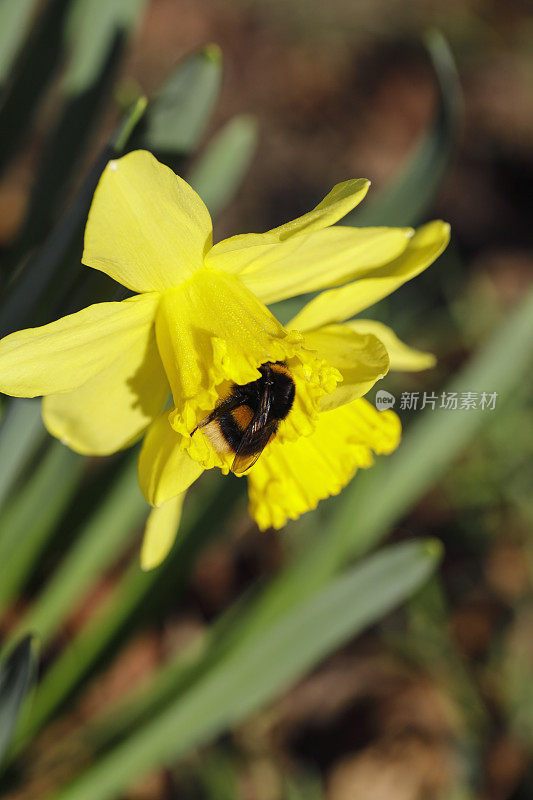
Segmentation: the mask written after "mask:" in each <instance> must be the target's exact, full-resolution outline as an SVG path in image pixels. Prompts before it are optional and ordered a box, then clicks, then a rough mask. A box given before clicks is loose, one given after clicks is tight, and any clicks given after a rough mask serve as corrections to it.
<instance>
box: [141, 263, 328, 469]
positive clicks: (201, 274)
mask: <svg viewBox="0 0 533 800" xmlns="http://www.w3.org/2000/svg"><path fill="white" fill-rule="evenodd" d="M156 335H157V343H158V347H159V352H160V353H161V358H162V360H163V363H164V365H165V370H166V373H167V375H168V378H169V381H170V385H171V388H172V394H173V397H174V406H175V409H174V410H173V411H172V413H171V415H170V420H171V424H172V426H173V427H174V429H175V430H176V431H177V432H178V433H180V434H181V435H182V436H183V437H184V439H185V442H186V447H187V449H188V451H189V453H190V455H191V456H192V457H193V458H194V459H196V460H198V461H199V462H200V463H201V464H202V465H203V466H204V468H206V469H209V468H211V467H213V466H217V467H220V468H221V469H222V470H224V471H225V472H227V471H228V470H229V467H230V465H231V461H232V459H229V457H226V456H224V455H223V454H220V453H218V452H216V451H215V449H214V448H213V446H212V443H211V442H210V441H209V440H208V438H207V437H206V436H204V433H203V432H202V429H199V430H197V431H196V432H195V433H193V432H194V429H195V428H196V426H197V425H198V424H199V423H200V422H201V421H202V420H203V419H205V417H206V416H207V415H208V414H209V413H211V411H213V409H214V408H215V406H216V405H217V403H218V401H219V400H220V399H221V398H222V397H223V396H227V394H228V393H229V391H230V389H231V386H232V384H234V383H235V384H239V385H243V384H246V383H249V382H251V381H254V380H257V379H258V378H259V377H260V373H259V371H258V367H260V366H261V364H264V363H265V362H267V361H283V362H285V363H286V364H287V367H288V368H289V369H290V372H291V374H292V376H293V379H294V381H295V384H296V397H295V400H294V403H293V407H292V409H291V412H290V414H289V416H288V417H287V418H286V419H285V420H284V421H283V425H282V426H280V431H279V436H281V437H282V438H291V437H292V438H296V437H297V436H299V435H302V434H304V433H305V434H307V433H310V431H311V430H312V427H313V425H314V420H315V418H316V416H317V415H318V399H319V398H320V397H321V396H322V395H323V394H324V393H326V392H330V391H333V389H334V388H335V386H336V384H337V382H338V381H339V380H340V378H341V376H340V374H339V372H338V370H336V369H335V368H334V367H331V366H330V365H329V364H327V362H325V361H324V359H323V358H322V357H321V356H320V354H317V353H316V352H315V351H313V350H310V349H309V348H306V347H305V346H304V342H303V339H302V336H301V335H300V334H299V333H297V332H294V331H293V332H290V331H289V332H288V331H286V330H285V329H284V328H283V327H282V325H280V323H279V322H278V321H277V320H276V319H275V318H274V317H273V316H272V314H271V312H270V311H269V310H268V309H267V308H266V307H265V306H264V305H263V304H262V303H261V301H260V300H258V298H257V297H255V295H253V294H252V293H251V292H250V291H249V290H248V289H247V288H246V287H245V286H244V284H243V283H242V282H241V281H240V280H239V279H238V278H237V277H235V276H233V275H229V274H227V273H224V272H219V271H217V270H211V269H205V270H202V271H198V272H197V273H196V274H195V275H194V276H193V277H192V278H191V279H190V280H188V281H187V282H186V283H184V284H183V285H182V286H179V287H177V288H176V289H171V290H168V291H167V292H165V293H164V294H163V295H162V297H161V303H160V306H159V309H158V314H157V320H156Z"/></svg>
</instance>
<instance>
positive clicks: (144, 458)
mask: <svg viewBox="0 0 533 800" xmlns="http://www.w3.org/2000/svg"><path fill="white" fill-rule="evenodd" d="M182 440H183V437H182V436H181V435H180V434H179V433H176V431H174V430H173V429H172V428H171V426H170V423H169V421H168V412H167V411H164V412H163V413H162V414H160V415H159V416H158V417H157V418H156V419H155V420H154V421H153V422H152V424H151V425H150V427H149V428H148V431H147V433H146V436H145V437H144V441H143V445H142V448H141V452H140V454H139V469H138V474H139V485H140V487H141V491H142V493H143V494H144V496H145V497H146V499H147V500H148V502H149V503H150V505H152V506H159V505H161V503H166V502H167V500H171V499H172V498H173V497H176V495H178V494H182V492H185V491H186V490H187V489H188V488H189V486H190V485H191V484H192V483H194V481H195V480H196V479H197V478H198V477H199V476H200V475H201V474H202V472H203V467H201V466H200V465H199V464H198V462H197V461H193V459H192V458H191V457H190V456H189V455H188V453H187V452H186V451H185V450H184V449H183V441H182Z"/></svg>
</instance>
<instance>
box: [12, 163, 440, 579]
mask: <svg viewBox="0 0 533 800" xmlns="http://www.w3.org/2000/svg"><path fill="white" fill-rule="evenodd" d="M368 187H369V182H368V181H366V180H363V179H359V180H348V181H345V182H343V183H340V184H337V185H336V186H335V187H334V188H333V189H332V190H331V191H330V192H329V194H328V195H327V196H326V197H325V198H324V200H322V202H321V203H319V204H318V206H316V208H315V209H313V210H312V211H310V212H309V213H307V214H304V215H303V216H301V217H299V218H297V219H295V220H292V221H291V222H288V223H286V224H285V225H281V226H280V227H278V228H274V229H273V230H270V231H267V232H266V233H262V234H254V233H253V234H244V235H238V236H233V237H231V238H229V239H226V240H224V241H222V242H219V243H218V244H215V245H213V242H212V224H211V219H210V217H209V213H208V211H207V209H206V207H205V205H204V203H203V202H202V200H201V199H200V197H199V196H198V195H197V194H196V192H195V191H194V190H193V189H192V188H191V187H190V186H189V185H188V184H187V183H186V182H185V181H184V180H182V179H181V178H180V177H178V176H176V175H175V174H174V173H173V172H172V171H171V170H170V169H168V167H166V166H164V165H163V164H160V163H159V162H158V161H157V160H156V159H155V158H154V157H153V156H152V155H151V154H150V153H148V152H146V151H136V152H132V153H129V154H128V155H126V156H124V157H123V158H121V159H118V160H116V161H110V162H109V164H108V165H107V167H106V169H105V170H104V173H103V175H102V177H101V179H100V182H99V184H98V187H97V189H96V192H95V195H94V199H93V202H92V206H91V210H90V212H89V218H88V221H87V227H86V230H85V247H84V252H83V263H84V264H85V265H87V266H89V267H92V268H93V269H97V270H101V271H103V272H105V273H106V274H107V275H109V276H111V277H112V278H114V279H115V280H116V281H118V282H119V283H121V284H122V285H123V286H125V287H127V288H128V289H130V290H131V291H132V292H134V296H132V297H130V298H128V299H127V300H123V301H122V302H108V303H98V304H96V305H92V306H89V307H88V308H85V309H83V310H82V311H79V312H78V313H76V314H71V315H69V316H67V317H63V318H62V319H59V320H57V321H56V322H52V323H50V324H49V325H44V326H42V327H39V328H32V329H28V330H23V331H19V332H17V333H13V334H11V335H10V336H7V337H5V338H4V339H3V340H1V341H0V390H1V391H2V392H4V393H6V394H10V395H14V396H17V397H35V396H41V395H42V396H43V398H44V399H43V419H44V423H45V425H46V427H47V429H48V430H49V431H50V433H51V434H52V435H53V436H56V437H57V438H59V439H60V440H61V441H62V442H64V443H65V444H66V445H68V446H69V447H71V448H72V449H73V450H76V451H77V452H79V453H84V454H90V455H106V454H109V453H113V452H115V451H117V450H120V449H121V448H125V447H128V446H130V445H131V444H133V443H134V442H136V441H138V440H139V439H140V438H141V437H143V436H144V440H143V444H142V448H141V451H140V455H139V470H138V474H139V483H140V486H141V489H142V491H143V493H144V495H145V497H146V499H147V501H148V502H149V503H150V504H151V505H152V506H153V510H152V512H151V514H150V516H149V519H148V523H147V527H146V533H145V539H144V542H143V548H142V552H141V562H142V565H143V566H144V567H145V568H151V567H153V566H156V565H157V564H158V563H160V561H161V560H162V559H163V558H164V557H165V555H166V553H167V552H168V550H169V548H170V546H171V545H172V541H173V539H174V537H175V534H176V531H177V528H178V524H179V517H180V514H181V507H182V503H183V498H184V495H185V492H186V491H187V489H188V488H189V486H191V484H192V483H193V482H194V481H195V480H196V479H197V478H198V477H199V476H200V475H201V473H202V472H203V471H204V470H205V469H211V468H213V467H218V468H219V469H221V470H222V471H223V472H224V473H227V472H228V471H229V470H230V469H232V468H233V470H234V471H235V472H237V473H238V474H246V476H247V479H248V486H249V498H250V512H251V514H252V516H253V517H254V518H255V520H256V521H257V523H258V525H259V527H260V528H262V529H267V528H270V527H273V528H280V527H282V526H283V525H284V524H285V523H286V522H287V520H288V519H296V518H297V517H298V516H300V515H301V514H303V513H305V512H306V511H309V510H310V509H312V508H314V507H315V506H316V505H317V504H318V502H319V501H320V500H321V499H323V498H325V497H328V496H329V495H332V494H336V493H338V492H340V491H341V489H342V488H343V487H344V486H345V485H346V484H347V483H348V481H350V480H351V478H352V477H353V475H354V474H355V472H356V471H357V469H358V468H360V467H369V466H370V465H371V464H372V463H373V455H374V454H386V453H390V452H392V451H393V450H394V449H395V448H396V447H397V445H398V443H399V440H400V435H401V426H400V422H399V420H398V417H397V416H396V415H395V414H394V413H393V412H392V411H389V410H387V411H382V412H378V411H377V410H376V409H375V408H374V407H373V406H372V405H371V404H370V403H369V402H367V401H366V400H365V399H364V395H365V394H366V393H367V392H368V391H369V390H370V389H371V387H372V386H373V385H374V384H375V383H376V381H378V380H380V379H381V378H382V377H383V376H384V375H385V374H386V373H387V372H388V371H389V369H395V368H401V369H408V370H420V369H426V368H427V367H430V366H432V364H433V363H434V358H433V356H432V355H430V354H429V353H424V352H420V351H416V350H414V349H412V348H410V347H409V346H408V345H406V344H404V343H402V342H401V341H400V340H399V339H398V338H397V337H396V336H395V334H394V333H393V332H392V331H391V330H390V329H389V328H387V327H386V326H385V325H383V324H381V323H378V322H373V321H371V320H364V319H359V318H357V319H356V320H353V319H351V318H352V317H354V316H355V315H356V314H358V313H359V312H361V311H363V310H364V309H365V308H367V307H368V306H371V305H373V304H374V303H375V302H377V301H378V300H380V299H381V298H383V297H385V296H386V295H388V294H390V293H391V292H393V291H394V290H395V289H397V288H398V287H399V286H401V285H402V284H403V283H405V282H406V281H408V280H410V279H411V278H413V277H415V276H416V275H418V274H419V273H420V272H421V271H422V270H424V269H426V267H428V266H429V265H430V264H431V263H432V262H433V261H434V260H435V259H436V258H437V256H438V255H439V254H440V253H441V252H442V251H443V249H444V248H445V247H446V245H447V243H448V239H449V226H448V225H447V224H446V223H444V222H440V221H434V222H430V223H428V224H426V225H424V226H422V227H421V228H419V229H417V230H416V231H415V230H413V229H411V228H386V227H375V228H354V227H343V226H342V225H336V224H335V223H337V222H338V221H339V220H340V219H341V218H342V217H343V216H344V215H345V214H347V213H348V212H349V211H351V210H352V209H353V208H355V206H357V204H358V203H359V202H360V201H361V200H362V199H363V198H364V196H365V194H366V192H367V191H368ZM308 292H314V293H318V294H317V295H316V296H315V297H314V298H313V299H312V300H311V301H310V302H309V303H307V304H306V305H305V306H304V307H303V308H302V310H301V311H300V312H299V313H298V314H297V315H296V316H295V317H294V318H293V319H292V320H291V322H290V323H289V324H288V325H287V326H282V325H281V324H280V323H279V322H278V320H277V319H276V318H275V317H274V316H273V314H272V313H271V312H270V311H269V309H268V307H267V306H268V305H270V304H272V303H274V302H276V301H278V300H283V299H286V298H289V297H292V296H296V295H301V294H305V293H308ZM347 320H348V321H347ZM350 320H351V321H350ZM267 382H268V385H267ZM284 393H285V394H284ZM169 397H171V405H170V407H169V406H168V398H169ZM283 397H284V398H285V399H284V400H283ZM289 400H290V402H289ZM250 426H252V427H250Z"/></svg>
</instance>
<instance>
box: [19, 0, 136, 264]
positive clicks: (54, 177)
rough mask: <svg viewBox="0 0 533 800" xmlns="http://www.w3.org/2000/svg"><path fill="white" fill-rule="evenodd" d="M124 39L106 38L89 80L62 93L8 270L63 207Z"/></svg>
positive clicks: (40, 238)
mask: <svg viewBox="0 0 533 800" xmlns="http://www.w3.org/2000/svg"><path fill="white" fill-rule="evenodd" d="M108 5H109V4H105V7H107V6H108ZM125 43H126V41H125V37H119V38H116V39H111V40H110V41H109V46H108V47H107V49H106V50H105V51H104V53H103V59H102V62H101V63H99V64H98V67H99V69H98V71H97V72H96V73H95V74H92V73H91V82H90V83H89V82H88V81H85V82H84V83H77V84H76V91H75V92H74V91H73V89H71V91H70V93H69V94H68V95H67V98H66V100H65V102H64V104H63V107H62V109H61V112H60V114H59V116H58V119H57V121H56V124H55V125H54V127H53V129H52V131H51V132H50V134H49V135H48V137H47V139H46V141H45V143H44V146H43V149H42V156H41V160H40V163H39V166H38V168H37V170H36V174H35V177H34V181H33V185H32V188H31V192H30V198H29V201H28V206H27V209H26V213H25V216H24V220H23V222H22V224H21V226H20V229H19V232H18V234H17V238H16V240H15V242H14V243H13V245H12V247H11V248H10V252H9V255H8V258H7V260H6V261H7V266H6V268H7V269H13V267H14V266H15V265H17V264H18V263H19V262H21V261H22V260H23V258H24V254H25V253H27V252H29V251H30V250H31V249H32V248H34V247H36V246H38V245H39V244H42V242H43V240H44V239H45V238H46V235H47V234H48V233H49V231H50V229H51V228H52V226H53V224H54V221H55V219H56V217H57V215H58V213H60V212H61V211H62V210H63V208H64V206H65V202H66V199H67V197H68V196H69V193H70V192H71V190H72V187H73V185H74V184H75V182H76V181H77V179H78V172H79V165H80V163H81V161H82V159H83V156H84V154H85V151H86V149H87V147H88V146H89V143H90V141H91V138H92V136H93V134H94V132H95V131H96V130H97V129H98V125H99V123H100V121H101V115H102V113H103V111H104V109H105V105H106V101H107V100H108V98H109V95H110V93H111V91H112V88H113V80H114V77H115V75H116V73H117V70H118V67H119V65H120V61H121V57H122V54H123V51H124V47H125ZM60 264H61V262H59V263H58V266H60Z"/></svg>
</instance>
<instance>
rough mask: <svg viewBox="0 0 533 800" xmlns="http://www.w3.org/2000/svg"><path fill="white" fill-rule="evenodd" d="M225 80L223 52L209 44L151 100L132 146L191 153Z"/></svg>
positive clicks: (187, 60)
mask: <svg viewBox="0 0 533 800" xmlns="http://www.w3.org/2000/svg"><path fill="white" fill-rule="evenodd" d="M221 80H222V54H221V52H220V49H219V48H218V47H217V46H216V45H213V44H212V45H208V46H207V47H205V48H204V49H203V50H202V51H200V52H199V53H195V54H194V55H192V56H190V57H189V58H187V59H186V60H185V61H183V62H182V63H181V64H179V65H178V66H177V67H176V69H175V70H174V72H173V73H172V74H171V75H170V77H169V78H167V80H166V81H165V83H164V84H163V85H162V87H161V88H160V89H159V91H158V92H157V94H156V95H155V96H154V97H153V99H152V100H150V103H149V104H148V109H147V112H146V118H145V124H144V126H143V130H142V131H140V132H139V136H138V137H136V138H135V140H134V144H133V147H137V146H138V147H144V148H146V149H147V150H151V151H154V152H156V153H159V154H165V153H166V154H176V153H178V154H182V155H183V154H189V153H191V152H192V151H193V150H194V149H195V148H196V147H197V146H198V142H199V140H200V138H201V136H202V134H203V132H204V129H205V127H206V125H207V123H208V121H209V118H210V116H211V112H212V110H213V107H214V105H215V102H216V100H217V97H218V93H219V90H220V83H221Z"/></svg>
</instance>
